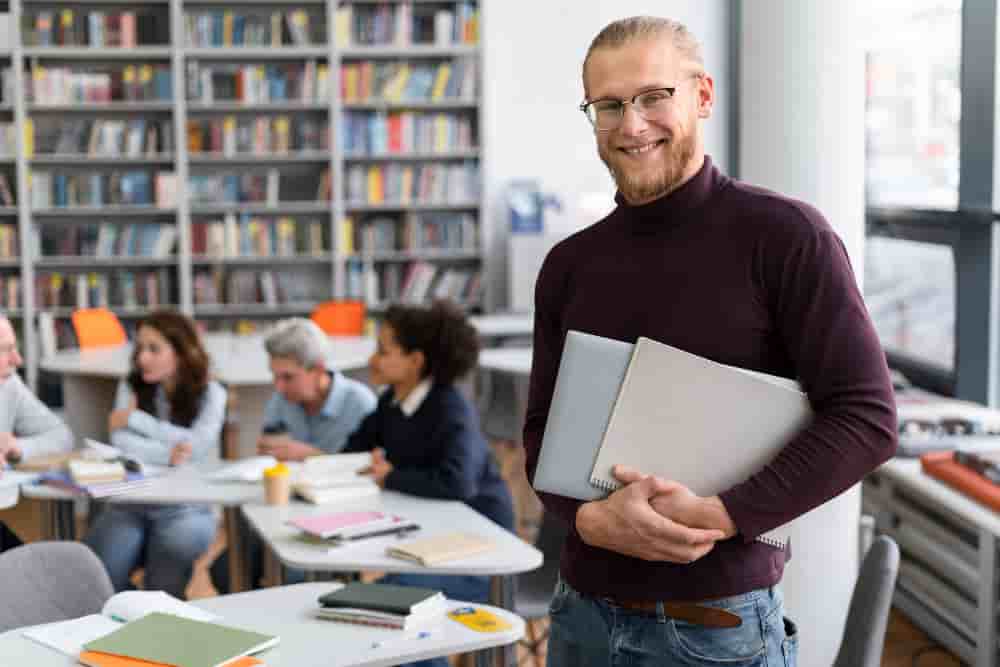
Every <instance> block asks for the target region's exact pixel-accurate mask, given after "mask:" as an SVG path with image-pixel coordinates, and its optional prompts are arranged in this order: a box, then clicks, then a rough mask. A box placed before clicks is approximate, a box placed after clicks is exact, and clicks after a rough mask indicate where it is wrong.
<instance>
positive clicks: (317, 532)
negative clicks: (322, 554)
mask: <svg viewBox="0 0 1000 667" xmlns="http://www.w3.org/2000/svg"><path fill="white" fill-rule="evenodd" d="M288 523H289V525H291V526H294V527H295V528H298V529H299V530H300V531H302V539H304V540H305V541H307V542H309V543H311V544H315V545H318V546H329V547H337V546H341V545H342V544H344V543H346V542H353V541H356V540H363V539H366V538H369V537H383V536H386V535H396V536H399V535H402V534H404V533H409V532H412V531H414V530H417V529H419V528H420V526H418V525H417V524H416V523H415V522H413V521H411V520H410V519H406V518H404V517H401V516H397V515H395V514H386V513H384V512H364V511H362V512H333V513H331V514H320V515H316V516H306V517H299V518H297V519H292V520H290V521H289V522H288Z"/></svg>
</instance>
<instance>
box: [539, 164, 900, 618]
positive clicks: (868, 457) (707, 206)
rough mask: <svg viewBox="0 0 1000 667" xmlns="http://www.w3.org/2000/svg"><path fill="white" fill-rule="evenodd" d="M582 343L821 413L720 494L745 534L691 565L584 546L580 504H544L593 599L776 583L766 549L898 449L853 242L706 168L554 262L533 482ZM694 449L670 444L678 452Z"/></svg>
mask: <svg viewBox="0 0 1000 667" xmlns="http://www.w3.org/2000/svg"><path fill="white" fill-rule="evenodd" d="M570 329H576V330H579V331H583V332H586V333H592V334H597V335H600V336H606V337H609V338H616V339H618V340H622V341H626V342H629V343H634V342H635V341H636V339H637V338H638V337H639V336H647V337H649V338H652V339H655V340H658V341H661V342H663V343H666V344H668V345H673V346H675V347H679V348H681V349H684V350H687V351H689V352H693V353H694V354H698V355H701V356H703V357H708V358H709V359H713V360H715V361H719V362H722V363H725V364H731V365H734V366H740V367H742V368H749V369H751V370H756V371H763V372H766V373H772V374H775V375H781V376H783V377H788V378H796V379H798V380H799V382H800V383H801V385H802V387H803V388H804V389H805V391H806V393H807V394H808V395H809V401H810V403H811V405H812V408H813V412H814V415H815V417H814V419H813V421H812V423H811V425H810V426H808V427H807V428H806V429H805V430H804V431H803V432H802V433H801V434H799V435H798V436H797V437H796V438H794V439H793V440H792V441H791V442H790V443H789V444H788V446H787V447H786V448H785V449H784V450H783V451H782V452H781V453H780V454H778V456H777V457H776V458H775V459H774V460H773V461H772V462H771V463H770V464H769V465H768V466H766V467H765V468H764V469H763V470H761V471H760V472H759V473H757V474H756V475H753V476H752V477H750V478H749V479H747V480H745V481H743V482H741V483H740V484H737V485H735V486H734V487H732V488H731V489H728V490H726V491H724V492H723V493H721V494H720V495H721V498H722V502H723V503H724V504H725V506H726V509H727V510H728V511H729V514H730V516H731V517H732V519H733V521H734V522H735V524H736V527H737V529H738V530H739V535H737V536H736V537H734V538H732V539H730V540H725V541H723V542H719V543H718V544H716V546H715V548H714V549H713V550H712V551H711V552H709V554H708V555H706V556H705V557H703V558H701V559H699V560H697V561H695V562H694V563H691V564H690V565H678V564H673V563H664V562H649V561H644V560H640V559H637V558H630V557H628V556H624V555H622V554H619V553H616V552H612V551H608V550H604V549H599V548H597V547H592V546H590V545H588V544H585V543H584V542H583V541H582V540H581V539H580V537H579V535H578V534H577V533H576V530H575V519H576V512H577V510H578V508H579V506H580V503H579V502H578V501H575V500H571V499H569V498H562V497H559V496H554V495H550V494H544V493H543V494H540V497H541V499H542V502H543V503H544V504H545V507H546V509H547V510H548V511H552V512H556V513H558V514H559V515H560V516H562V517H563V519H564V520H565V521H566V522H567V523H568V524H569V525H570V527H571V532H570V534H569V537H568V538H567V540H566V545H565V548H564V552H563V557H562V563H561V567H562V573H563V576H565V577H566V580H567V581H568V583H569V584H570V585H571V586H573V587H574V588H576V589H577V590H579V591H582V592H584V593H588V594H591V595H608V596H613V597H620V598H623V599H624V598H631V599H646V600H655V599H675V600H700V599H704V598H712V597H722V596H726V595H734V594H737V593H744V592H746V591H749V590H752V589H754V588H760V587H762V586H770V585H773V584H774V583H776V582H777V581H778V580H779V579H781V574H782V570H783V568H784V564H785V558H784V554H783V552H781V551H780V550H778V549H774V548H772V547H769V546H767V545H764V544H761V543H759V542H754V541H753V540H754V538H755V537H757V536H758V535H760V534H761V533H764V532H766V531H768V530H771V529H772V528H776V527H778V526H781V525H783V524H785V523H787V522H788V521H790V520H792V519H794V518H795V517H797V516H800V515H801V514H804V513H805V512H808V511H809V510H811V509H812V508H814V507H816V506H817V505H820V504H821V503H824V502H826V501H827V500H829V499H830V498H833V497H834V496H836V495H837V494H839V493H841V492H842V491H844V490H845V489H847V488H849V487H850V486H852V485H853V484H855V483H857V481H858V480H860V479H861V478H862V477H863V476H864V475H865V474H866V473H867V472H869V471H870V470H872V469H873V468H875V467H876V466H878V465H879V464H880V463H882V462H883V461H885V460H886V459H887V458H889V457H890V456H892V454H893V453H894V451H895V448H896V435H895V434H896V413H895V404H894V400H893V395H892V385H891V383H890V381H889V373H888V369H887V368H886V362H885V356H884V354H883V353H882V348H881V345H880V344H879V340H878V337H877V336H876V334H875V329H874V327H873V326H872V323H871V321H870V319H869V317H868V313H867V311H866V309H865V304H864V301H863V299H862V298H861V293H860V292H859V290H858V287H857V283H856V281H855V278H854V275H853V273H852V271H851V267H850V264H849V262H848V258H847V253H846V252H845V251H844V247H843V244H842V243H841V241H840V239H839V238H838V237H837V235H836V233H834V231H833V230H832V229H831V228H830V226H829V224H827V222H826V220H824V219H823V217H822V216H821V215H820V214H819V212H817V211H816V210H815V209H814V208H812V207H811V206H809V205H807V204H804V203H802V202H799V201H795V200H793V199H790V198H788V197H783V196H781V195H778V194H775V193H773V192H768V191H766V190H763V189H761V188H756V187H752V186H749V185H746V184H744V183H740V182H738V181H733V180H731V179H729V178H726V177H725V176H724V175H722V174H721V173H719V171H718V170H717V169H715V168H714V167H713V166H712V163H711V161H710V160H709V159H708V158H707V157H706V159H705V165H704V167H703V168H702V169H701V170H700V171H699V172H698V173H697V174H696V175H695V176H694V177H693V178H692V179H691V180H690V181H688V182H687V183H686V184H684V185H683V186H681V187H680V188H678V189H677V190H675V191H674V192H672V193H671V194H669V195H667V196H665V197H662V198H660V199H658V200H656V201H653V202H651V203H648V204H645V205H641V206H629V205H628V204H626V203H625V202H624V201H623V200H621V198H620V197H619V200H618V207H617V208H616V209H615V210H614V211H613V212H612V213H611V214H610V215H609V216H608V217H607V218H605V219H604V220H601V221H600V222H598V223H596V224H594V225H591V226H590V227H588V228H586V229H584V230H582V231H580V232H578V233H576V234H574V235H573V236H571V237H569V238H568V239H566V240H565V241H563V242H561V243H560V244H558V245H557V246H556V247H555V248H553V250H552V251H551V252H550V253H549V255H548V257H547V258H546V259H545V262H544V265H543V266H542V270H541V273H540V275H539V277H538V282H537V283H536V293H535V332H534V354H533V359H532V369H531V388H530V393H529V397H528V408H527V422H526V424H525V428H524V445H525V450H526V454H527V469H528V475H529V479H530V478H531V477H533V476H534V469H535V466H536V464H537V462H538V452H539V449H540V447H541V442H542V434H543V433H544V432H545V422H546V418H547V416H548V410H549V403H550V401H551V400H552V390H553V386H554V385H555V380H556V374H557V372H558V369H559V360H560V355H561V352H562V347H563V341H564V339H565V336H566V332H567V331H568V330H570ZM719 418H720V419H725V415H724V414H720V415H719ZM683 445H684V443H677V442H666V441H665V442H664V443H663V446H664V450H665V451H668V448H669V447H682V446H683ZM728 446H730V447H739V446H740V443H739V442H733V443H729V445H728ZM793 550H794V545H793ZM817 575H818V576H822V573H817Z"/></svg>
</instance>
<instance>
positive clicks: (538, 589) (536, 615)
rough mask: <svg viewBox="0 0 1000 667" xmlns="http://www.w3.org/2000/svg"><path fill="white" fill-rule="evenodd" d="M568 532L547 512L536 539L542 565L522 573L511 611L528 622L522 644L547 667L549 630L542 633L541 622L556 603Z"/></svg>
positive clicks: (539, 664) (538, 661)
mask: <svg viewBox="0 0 1000 667" xmlns="http://www.w3.org/2000/svg"><path fill="white" fill-rule="evenodd" d="M567 532H568V528H567V526H566V523H565V522H564V521H563V520H561V519H560V518H559V517H557V516H556V515H555V514H553V513H552V512H545V513H544V514H543V515H542V525H541V526H540V527H539V529H538V537H537V538H536V539H535V547H537V548H538V550H539V551H541V552H542V555H543V556H544V560H543V561H542V566H541V567H540V568H538V569H537V570H532V571H530V572H524V573H522V574H519V575H517V577H516V579H515V585H514V605H513V609H512V610H511V611H513V612H514V613H515V614H517V615H518V616H520V617H521V618H523V619H524V620H525V621H526V622H527V623H526V627H525V630H526V632H527V635H528V637H527V639H521V640H520V641H519V642H518V643H519V644H520V645H521V646H524V647H525V648H526V649H528V651H529V653H530V654H531V657H532V659H533V661H534V663H535V667H545V662H544V660H542V655H541V649H542V646H544V645H545V642H546V640H547V639H548V635H549V632H548V629H545V630H544V631H542V632H541V633H539V621H541V620H543V619H545V618H547V617H548V615H549V603H551V602H552V593H553V591H554V590H555V587H556V581H557V580H558V579H559V556H560V554H561V553H562V546H563V542H565V541H566V533H567Z"/></svg>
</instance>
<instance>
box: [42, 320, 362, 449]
mask: <svg viewBox="0 0 1000 667" xmlns="http://www.w3.org/2000/svg"><path fill="white" fill-rule="evenodd" d="M204 341H205V347H206V348H207V350H208V353H209V356H210V358H211V360H212V372H213V375H214V377H215V378H216V379H217V380H219V382H222V383H223V384H224V385H226V388H227V389H228V390H229V392H230V393H231V394H235V398H236V401H235V403H236V406H237V408H236V409H237V414H236V415H230V416H229V418H230V420H232V421H238V422H239V425H240V438H239V454H240V456H249V455H252V454H253V453H254V452H255V451H256V446H257V438H258V436H259V435H260V427H261V425H262V423H263V414H264V406H265V405H266V404H267V401H268V399H269V398H270V397H271V393H272V392H273V388H272V384H271V379H272V378H271V369H270V366H269V361H270V360H269V358H268V355H267V351H266V350H265V349H264V337H263V334H251V335H246V336H237V335H234V334H207V335H206V336H205V339H204ZM330 342H331V345H330V359H329V362H328V363H329V365H330V367H331V368H334V369H336V370H339V371H348V372H349V371H357V370H359V369H364V368H366V367H367V365H368V359H369V357H371V355H372V352H374V351H375V340H374V339H373V338H368V337H363V336H360V337H357V336H335V337H331V339H330ZM131 356H132V345H131V344H127V345H118V346H114V347H105V348H93V349H86V350H79V349H72V350H63V351H60V352H57V353H56V354H54V355H52V356H50V357H46V358H45V359H42V362H41V367H42V368H43V369H44V370H46V371H50V372H53V373H58V374H59V375H60V376H61V377H62V387H63V404H64V410H65V418H66V422H67V425H68V426H69V427H70V430H72V431H73V434H74V435H75V436H76V437H77V438H79V439H82V438H84V437H87V438H95V439H97V440H101V441H105V442H106V441H107V437H108V429H107V420H108V415H109V414H110V413H111V408H112V406H113V404H114V397H115V389H116V387H117V386H118V381H119V380H120V379H121V378H123V377H125V376H126V375H128V373H129V370H130V368H131Z"/></svg>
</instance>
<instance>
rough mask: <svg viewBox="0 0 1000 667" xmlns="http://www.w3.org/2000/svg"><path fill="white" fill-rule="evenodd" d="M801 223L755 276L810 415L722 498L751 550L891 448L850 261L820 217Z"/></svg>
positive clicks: (868, 327) (886, 396) (881, 387)
mask: <svg viewBox="0 0 1000 667" xmlns="http://www.w3.org/2000/svg"><path fill="white" fill-rule="evenodd" d="M804 213H805V215H806V217H807V218H808V217H809V216H810V215H814V216H816V218H819V213H816V212H814V211H809V210H806V211H805V212H804ZM799 215H800V217H799V220H800V221H801V215H802V212H801V211H800V212H799ZM807 222H809V223H810V224H800V225H797V226H796V227H795V229H796V230H797V231H795V232H794V233H792V234H781V235H779V237H780V238H777V239H776V238H773V237H772V238H771V239H770V240H769V243H770V244H771V245H772V246H773V247H771V248H767V247H762V248H761V249H760V251H759V257H758V267H759V281H760V282H761V283H762V284H763V288H764V294H765V295H766V296H765V297H764V298H766V299H767V301H768V304H767V306H768V309H769V311H770V312H771V313H772V314H773V321H774V322H775V326H776V334H777V335H778V336H779V337H780V339H781V344H782V345H783V347H784V349H785V350H787V354H788V355H789V359H790V362H791V364H792V367H793V368H795V369H796V370H797V372H798V375H799V382H800V383H801V385H802V387H803V389H804V390H805V391H806V393H807V394H808V396H809V402H810V404H811V406H812V409H813V415H814V416H813V421H812V422H811V424H810V425H809V426H808V427H806V428H805V429H804V430H803V431H802V432H801V433H800V434H799V435H798V436H796V437H795V438H794V439H793V440H792V441H791V442H790V443H789V444H788V445H787V446H786V447H785V448H784V449H783V450H782V451H781V452H780V453H779V454H778V456H777V457H776V458H775V459H774V460H773V461H772V462H771V463H770V464H769V465H768V466H766V467H765V468H764V469H763V470H762V471H760V472H759V473H757V474H756V475H753V476H752V477H750V478H749V479H747V480H746V481H745V482H743V483H741V484H738V485H736V486H735V487H733V488H731V489H729V490H728V491H726V492H724V493H722V494H721V498H722V501H723V503H724V504H725V506H726V509H727V510H728V511H729V514H730V516H731V517H732V519H733V521H734V523H735V524H736V526H737V528H738V529H739V532H740V533H741V535H742V537H743V538H744V539H745V540H747V541H749V540H753V539H754V538H756V537H757V536H758V535H760V534H761V533H764V532H766V531H768V530H771V529H773V528H776V527H778V526H781V525H783V524H785V523H787V522H789V521H791V520H792V519H794V518H796V517H798V516H800V515H802V514H804V513H806V512H808V511H809V510H811V509H813V508H814V507H817V506H819V505H820V504H822V503H824V502H826V501H828V500H830V499H831V498H833V497H835V496H837V495H838V494H840V493H842V492H843V491H845V490H846V489H848V488H849V487H851V486H852V485H854V484H855V483H857V482H858V481H859V480H860V479H861V478H862V477H864V476H865V475H866V474H867V473H868V472H870V471H871V470H872V469H874V468H875V467H877V466H878V465H879V464H881V463H882V462H884V461H886V460H887V459H888V458H889V457H891V456H892V455H893V454H894V453H895V449H896V411H895V401H894V398H893V394H892V384H891V382H890V379H889V372H888V368H887V366H886V361H885V355H884V354H883V352H882V348H881V345H880V343H879V340H878V336H877V335H876V333H875V329H874V326H873V325H872V323H871V320H870V319H869V317H868V312H867V310H866V308H865V304H864V300H863V298H862V296H861V293H860V291H859V290H858V287H857V283H856V281H855V278H854V274H853V272H852V270H851V267H850V262H849V260H848V257H847V252H846V250H845V248H844V246H843V244H842V243H841V241H840V239H839V238H838V237H837V236H836V234H835V233H834V232H833V231H832V230H831V229H829V228H828V227H827V225H826V224H825V222H823V221H822V219H821V218H819V223H822V224H816V220H815V219H812V220H809V221H807Z"/></svg>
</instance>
